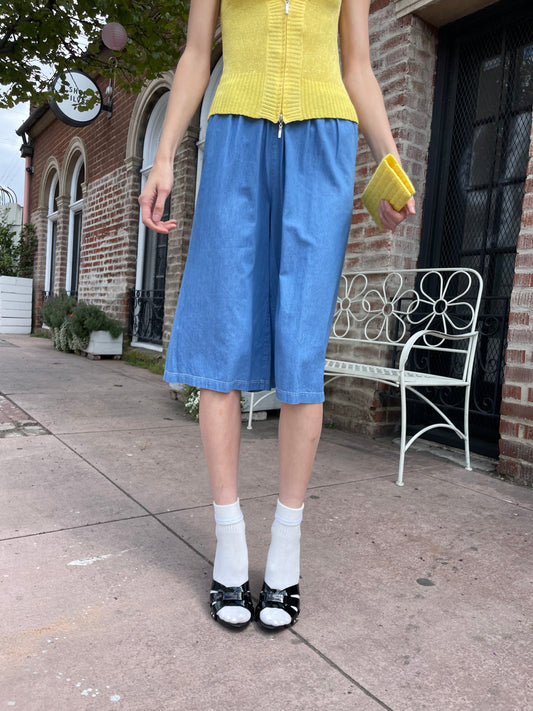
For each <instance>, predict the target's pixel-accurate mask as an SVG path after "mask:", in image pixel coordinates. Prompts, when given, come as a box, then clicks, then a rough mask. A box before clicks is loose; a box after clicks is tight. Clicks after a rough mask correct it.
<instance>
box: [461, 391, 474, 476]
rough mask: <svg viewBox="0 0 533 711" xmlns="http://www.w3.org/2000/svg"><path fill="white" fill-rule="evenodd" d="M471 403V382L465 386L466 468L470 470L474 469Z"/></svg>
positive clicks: (464, 430)
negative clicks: (471, 453) (469, 413)
mask: <svg viewBox="0 0 533 711" xmlns="http://www.w3.org/2000/svg"><path fill="white" fill-rule="evenodd" d="M469 405H470V384H468V385H467V386H466V388H465V419H464V429H463V432H464V436H465V469H466V470H467V471H469V472H471V471H472V467H471V466H470V434H469V422H468V420H469V417H468V408H469Z"/></svg>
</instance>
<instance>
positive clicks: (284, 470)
mask: <svg viewBox="0 0 533 711" xmlns="http://www.w3.org/2000/svg"><path fill="white" fill-rule="evenodd" d="M322 410H323V406H322V403H309V404H308V403H302V404H300V405H288V404H287V403H283V404H282V406H281V413H280V418H279V468H280V482H279V500H280V501H281V503H282V504H285V506H290V507H291V508H299V507H300V506H301V505H302V504H303V501H304V496H305V492H306V491H307V486H308V484H309V479H310V477H311V470H312V468H313V462H314V461H315V454H316V448H317V446H318V442H319V440H320V434H321V432H322Z"/></svg>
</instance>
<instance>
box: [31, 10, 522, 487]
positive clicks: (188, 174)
mask: <svg viewBox="0 0 533 711" xmlns="http://www.w3.org/2000/svg"><path fill="white" fill-rule="evenodd" d="M528 5H530V3H529V2H525V1H524V0H506V1H505V2H504V1H503V0H502V1H500V2H496V1H495V0H374V1H373V2H372V3H371V18H370V32H371V46H372V60H373V65H374V68H375V73H376V76H377V78H378V81H379V83H380V85H381V87H382V89H383V93H384V97H385V102H386V105H387V110H388V114H389V119H390V122H391V127H392V130H393V134H394V136H395V138H396V140H397V142H398V145H399V149H400V154H401V156H402V161H403V163H404V167H405V168H406V171H407V172H408V174H409V175H410V176H411V178H412V179H413V182H414V183H415V185H416V188H417V206H418V209H417V215H416V217H415V218H414V219H411V220H410V221H408V222H407V223H405V224H403V225H402V226H401V227H400V228H399V229H398V231H397V233H395V234H394V235H391V234H383V233H380V232H379V231H378V230H377V229H376V228H375V227H374V226H373V225H372V223H371V221H370V219H369V217H368V215H367V214H366V212H365V211H364V209H363V207H362V205H361V203H360V200H359V198H358V196H359V195H360V194H361V192H362V189H363V187H364V185H365V184H366V182H367V181H368V179H369V177H370V175H371V174H372V171H373V170H374V167H375V166H374V163H373V161H372V158H371V156H370V152H369V150H368V148H367V147H366V145H365V142H364V140H363V139H362V140H361V141H360V145H359V155H358V166H357V177H356V186H355V200H354V212H353V226H352V231H351V235H350V240H349V246H348V251H347V255H346V268H347V269H351V268H354V267H361V268H363V269H369V268H380V269H381V268H383V269H387V268H399V267H404V268H408V267H415V266H417V265H418V266H456V265H457V266H458V265H462V266H475V268H478V269H479V270H480V271H481V272H482V274H483V277H484V279H485V282H486V289H487V293H486V295H485V296H486V299H485V301H486V304H497V305H498V306H497V308H496V311H494V312H490V310H488V309H489V307H488V306H487V309H486V310H485V312H484V317H483V318H484V320H483V328H485V334H484V340H483V339H482V343H483V344H484V345H483V346H482V348H481V355H480V359H479V368H478V371H479V380H480V387H479V390H478V392H479V397H478V400H479V402H477V403H473V406H474V409H475V408H477V410H475V415H474V419H475V420H476V421H479V422H480V423H482V426H481V427H480V437H479V438H478V439H479V442H477V441H476V438H474V439H475V441H474V444H473V448H474V449H476V448H477V449H478V451H485V452H488V453H489V454H492V455H493V456H497V455H498V454H499V471H500V473H501V474H502V475H504V476H509V477H512V478H514V479H515V480H516V481H518V482H522V483H529V484H530V485H531V484H532V483H533V437H532V434H533V331H532V329H531V327H530V312H531V310H532V309H531V307H532V306H533V149H532V146H533V140H532V134H531V113H532V104H533V36H532V35H533V31H532V29H531V28H532V27H533V16H532V10H531V9H530V8H529V7H528ZM510 6H512V8H511V7H510ZM221 51H222V50H221V47H220V41H219V38H218V39H217V42H216V43H215V49H214V51H213V62H212V64H213V77H212V81H211V84H210V86H209V88H208V91H207V93H206V97H205V99H204V104H203V106H202V107H201V108H200V109H199V111H198V113H197V115H196V116H195V118H194V120H193V121H192V123H191V126H190V127H189V129H188V131H187V133H186V135H185V137H184V139H183V141H182V143H181V145H180V147H179V150H178V154H177V156H176V162H175V184H174V190H173V193H172V199H171V205H170V210H171V213H172V215H173V216H174V217H176V219H177V221H178V227H177V229H176V230H175V231H174V232H173V233H171V235H170V236H169V238H168V243H167V242H166V240H159V241H158V239H157V238H156V237H155V236H154V235H149V234H147V232H146V231H145V229H144V228H143V227H142V226H141V225H140V224H139V210H138V205H137V196H138V194H139V192H140V189H141V185H142V181H143V176H145V175H146V173H147V172H148V171H149V168H150V160H151V159H153V153H154V150H155V148H154V146H155V145H156V143H157V141H156V139H157V132H158V130H160V120H159V119H158V116H159V114H161V115H162V113H161V106H162V103H159V102H164V96H165V93H166V92H168V89H169V87H170V83H171V80H172V75H171V73H167V74H165V75H164V76H162V77H161V78H160V79H159V80H157V81H154V82H152V83H151V84H149V85H148V86H146V87H145V88H144V90H143V91H142V92H141V93H140V94H139V95H137V96H133V95H128V94H127V93H125V92H123V91H121V90H116V92H115V96H114V102H113V113H112V115H111V116H110V117H109V118H108V117H107V116H106V115H101V116H100V117H99V118H98V119H97V120H96V121H95V122H94V123H93V124H91V125H90V126H87V127H85V128H81V129H76V128H69V127H67V126H65V125H64V124H61V123H60V122H59V121H58V120H57V119H56V118H55V117H54V116H53V115H52V113H51V112H50V111H49V110H48V109H47V108H46V107H42V108H41V109H39V110H38V111H37V112H35V113H34V114H33V115H32V117H30V119H29V120H28V121H27V122H26V124H25V127H24V129H25V130H24V133H25V134H26V136H27V138H28V139H29V140H30V141H31V144H32V146H33V152H34V154H33V169H34V173H33V176H32V204H31V216H32V221H33V222H34V223H35V225H36V227H37V230H38V234H39V237H40V240H39V253H38V259H37V268H36V289H35V291H36V293H37V294H40V293H41V292H46V291H51V290H52V291H53V290H55V291H57V290H58V289H66V290H67V291H68V290H74V289H72V287H74V286H75V287H76V289H75V291H77V293H78V296H79V298H80V299H84V300H87V301H90V302H93V303H96V304H99V305H101V306H103V307H104V308H105V309H106V311H108V312H109V313H110V314H111V315H113V316H115V317H118V318H120V319H122V320H123V322H124V323H127V322H128V318H129V317H130V316H131V315H132V311H133V312H134V314H133V315H135V314H136V319H134V332H133V338H134V339H136V340H137V341H138V342H141V343H142V342H145V344H146V345H148V346H149V347H153V348H161V349H164V348H165V346H166V344H167V343H168V338H169V334H170V328H171V325H172V319H173V314H174V309H175V305H176V300H177V295H178V292H179V285H180V282H181V276H182V273H183V267H184V263H185V259H186V255H187V247H188V239H189V235H190V230H191V224H192V217H193V213H194V201H195V195H196V182H197V174H198V172H199V169H198V166H201V157H202V149H203V134H204V131H205V120H206V114H207V108H208V105H209V101H210V99H211V98H212V96H213V92H214V89H215V87H216V81H217V77H218V76H219V74H220V69H221V64H220V62H219V60H220V55H221ZM510 87H511V88H510ZM103 88H104V87H103V86H102V89H103ZM511 89H512V90H511ZM495 94H497V95H498V96H499V97H500V99H499V104H498V106H494V107H492V104H491V103H490V102H491V101H492V99H490V97H492V96H494V95H495ZM158 106H159V108H158ZM151 117H153V118H152V120H151ZM513 151H514V153H513ZM465 166H467V168H465ZM468 166H469V167H468ZM479 166H481V167H479ZM483 166H485V167H483ZM486 166H489V167H490V175H488V173H487V175H486V174H485V173H486V172H487V170H489V168H487V167H486ZM483 171H485V172H483ZM80 212H81V215H82V217H81V218H76V214H77V213H80ZM482 224H483V225H485V228H484V231H483V233H482V232H481V228H480V225H482ZM76 240H77V241H76ZM76 245H78V246H76ZM52 249H53V253H52ZM78 260H79V263H78ZM505 270H507V271H505ZM509 274H510V276H509ZM505 275H507V276H505ZM50 287H52V288H50ZM161 287H162V288H161ZM156 293H157V294H162V296H161V297H160V300H159V302H157V303H155V302H154V299H153V298H152V297H153V296H154V294H156ZM146 295H148V296H146ZM150 295H152V296H150ZM158 298H159V297H158ZM151 299H152V300H151ZM38 306H39V299H37V300H36V305H35V313H34V322H35V326H39V316H38ZM148 306H149V308H147V307H148ZM145 307H146V308H145ZM491 308H492V307H491ZM142 309H145V310H144V311H143V310H142ZM150 309H151V311H150ZM156 313H157V314H159V315H158V316H157V319H158V320H159V322H160V323H159V327H158V329H156V331H157V333H156V337H155V338H154V337H153V334H152V336H150V337H148V336H145V335H143V334H144V332H143V328H142V324H143V319H148V320H150V318H152V320H153V318H155V317H154V314H156ZM150 314H151V316H150ZM491 329H492V330H491ZM325 416H326V418H327V420H329V421H331V422H334V423H336V424H337V425H338V426H341V427H343V428H347V429H353V430H357V431H365V432H367V433H368V434H369V435H372V436H378V435H380V434H385V433H389V432H390V431H391V430H392V429H393V428H394V426H395V424H396V420H397V406H396V403H395V402H394V400H391V398H390V397H389V396H388V394H387V393H386V392H385V391H384V390H383V389H382V388H381V387H379V386H377V385H375V386H373V385H372V384H370V383H367V382H366V381H365V382H362V381H352V380H351V379H345V380H344V381H343V380H340V381H336V382H335V384H333V385H332V386H331V387H328V390H327V397H326V411H325ZM489 430H490V431H491V432H492V434H491V435H490V437H491V441H490V442H488V443H487V442H485V443H484V442H483V441H482V440H483V436H484V435H483V431H489ZM451 443H452V444H453V442H451ZM498 450H499V452H498Z"/></svg>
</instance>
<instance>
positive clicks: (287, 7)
mask: <svg viewBox="0 0 533 711" xmlns="http://www.w3.org/2000/svg"><path fill="white" fill-rule="evenodd" d="M289 10H290V0H285V14H286V15H288V14H289ZM287 32H288V28H287V22H285V64H284V67H283V85H285V72H286V71H287ZM283 88H284V86H283ZM283 93H284V92H283V89H282V92H281V111H283ZM283 126H284V121H283V113H281V112H280V115H279V119H278V138H281V136H282V134H283Z"/></svg>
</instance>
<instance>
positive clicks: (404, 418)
mask: <svg viewBox="0 0 533 711" xmlns="http://www.w3.org/2000/svg"><path fill="white" fill-rule="evenodd" d="M400 397H401V410H402V432H401V436H400V463H399V466H398V479H397V480H396V484H397V485H398V486H403V466H404V462H405V440H406V438H407V410H406V407H407V397H406V392H405V385H404V384H403V383H401V385H400Z"/></svg>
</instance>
